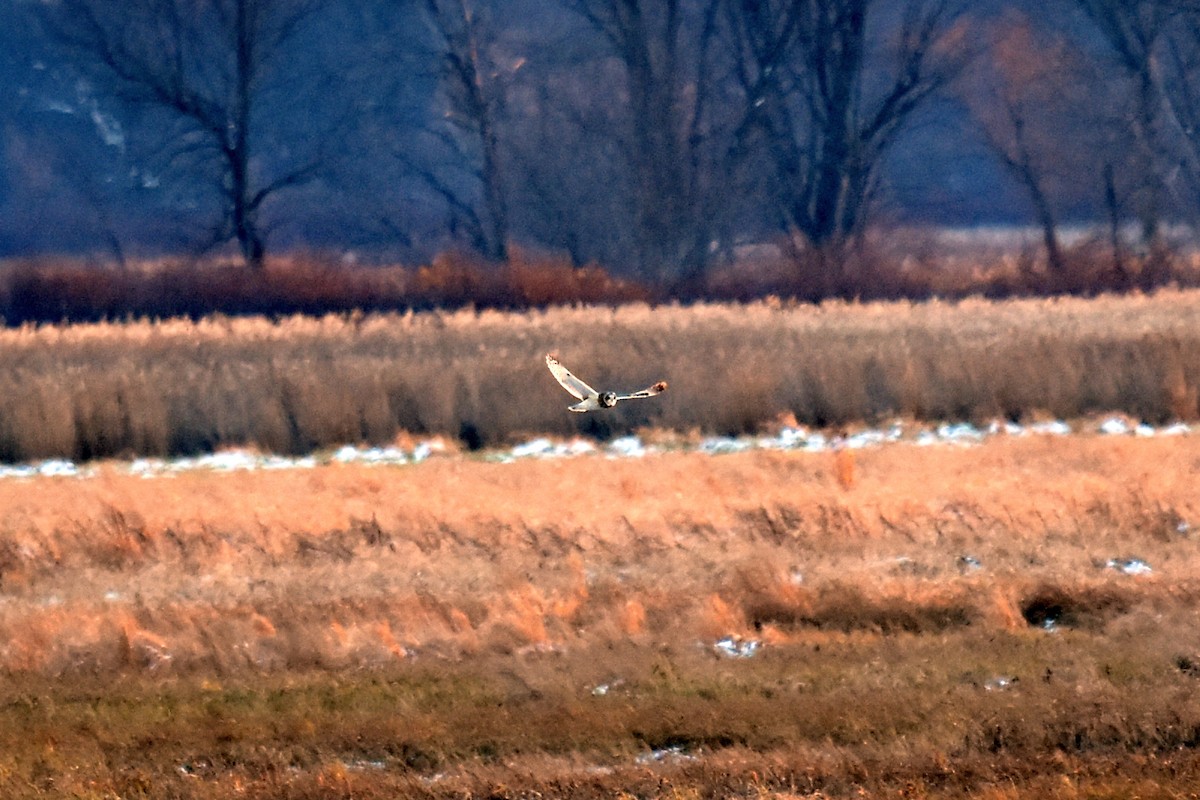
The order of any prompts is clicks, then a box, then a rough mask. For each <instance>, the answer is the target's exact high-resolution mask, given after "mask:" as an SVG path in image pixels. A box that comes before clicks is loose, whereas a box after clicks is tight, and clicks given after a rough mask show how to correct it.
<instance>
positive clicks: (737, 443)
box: [697, 436, 754, 456]
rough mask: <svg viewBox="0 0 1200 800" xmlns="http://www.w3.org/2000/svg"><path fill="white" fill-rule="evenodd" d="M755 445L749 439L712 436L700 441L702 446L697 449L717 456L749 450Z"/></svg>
mask: <svg viewBox="0 0 1200 800" xmlns="http://www.w3.org/2000/svg"><path fill="white" fill-rule="evenodd" d="M753 446H754V444H753V443H752V442H751V441H750V440H749V439H735V438H733V437H732V436H710V437H708V438H707V439H705V440H704V441H702V442H700V446H699V447H698V448H697V449H698V450H699V451H700V452H701V453H706V454H708V455H710V456H715V455H722V454H725V453H740V452H742V451H744V450H749V449H750V448H751V447H753Z"/></svg>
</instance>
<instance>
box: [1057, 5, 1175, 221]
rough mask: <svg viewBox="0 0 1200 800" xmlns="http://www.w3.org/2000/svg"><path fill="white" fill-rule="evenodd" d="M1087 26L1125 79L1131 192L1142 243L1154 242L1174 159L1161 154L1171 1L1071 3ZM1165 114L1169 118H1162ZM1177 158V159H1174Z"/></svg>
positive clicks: (1164, 138)
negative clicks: (1134, 180) (1135, 181)
mask: <svg viewBox="0 0 1200 800" xmlns="http://www.w3.org/2000/svg"><path fill="white" fill-rule="evenodd" d="M1072 2H1073V3H1074V5H1075V6H1076V7H1077V8H1078V9H1079V10H1081V11H1082V12H1083V13H1084V15H1085V16H1086V17H1087V19H1088V20H1090V21H1091V23H1092V24H1093V26H1094V28H1095V30H1097V31H1098V32H1099V33H1100V34H1101V36H1102V37H1103V40H1104V42H1105V44H1106V45H1107V48H1108V53H1109V56H1110V58H1111V59H1112V63H1113V64H1115V65H1116V67H1117V69H1118V71H1119V74H1120V75H1122V76H1123V77H1124V78H1125V82H1126V85H1127V87H1128V89H1127V91H1128V96H1127V98H1126V100H1125V104H1124V109H1125V112H1126V113H1124V114H1123V117H1122V120H1121V121H1122V123H1123V124H1124V125H1125V126H1126V127H1127V129H1128V132H1129V134H1130V138H1131V139H1132V142H1133V150H1132V153H1131V155H1132V156H1133V158H1134V159H1135V160H1136V162H1137V165H1136V169H1135V172H1136V174H1137V175H1139V176H1140V186H1138V187H1136V190H1135V195H1136V197H1135V202H1136V204H1137V206H1138V209H1139V212H1140V216H1141V223H1142V237H1143V239H1144V240H1145V241H1146V242H1147V243H1152V242H1154V241H1155V240H1156V239H1157V238H1158V236H1159V233H1160V225H1161V216H1162V211H1163V209H1162V205H1163V200H1164V194H1165V193H1167V192H1169V184H1170V183H1171V176H1170V173H1171V171H1172V169H1173V164H1172V161H1173V160H1174V159H1172V158H1171V157H1170V156H1168V152H1169V151H1168V150H1167V149H1165V147H1164V146H1165V145H1166V144H1167V137H1168V136H1169V132H1168V131H1167V130H1165V127H1164V126H1165V125H1166V124H1167V122H1168V114H1169V109H1168V108H1167V102H1168V97H1167V94H1166V91H1165V88H1164V75H1163V59H1162V48H1163V37H1164V34H1165V33H1166V31H1167V28H1168V25H1169V24H1170V22H1171V18H1172V16H1173V15H1174V14H1175V12H1176V11H1177V7H1179V6H1182V5H1186V3H1178V2H1171V0H1072ZM1164 112H1167V114H1165V113H1164ZM1176 155H1178V154H1176Z"/></svg>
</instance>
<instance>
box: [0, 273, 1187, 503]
mask: <svg viewBox="0 0 1200 800" xmlns="http://www.w3.org/2000/svg"><path fill="white" fill-rule="evenodd" d="M546 352H558V353H559V354H560V355H561V356H562V358H563V359H564V361H565V362H566V363H567V364H568V365H569V366H570V367H571V368H572V369H573V370H575V371H576V372H577V373H578V374H580V375H581V376H583V377H584V378H585V379H587V380H589V381H591V382H593V383H595V384H597V385H601V386H613V387H615V388H634V387H641V386H646V385H649V384H651V383H653V382H654V381H656V380H660V379H665V380H667V381H668V382H669V383H670V386H671V388H670V390H669V391H667V392H666V393H664V394H663V395H661V396H660V397H658V398H655V399H654V400H653V401H647V402H640V403H626V404H622V405H621V406H619V407H618V408H617V409H615V411H614V412H613V413H608V414H604V415H594V414H593V415H574V414H567V413H564V407H565V405H566V404H567V402H568V401H569V400H570V398H569V397H568V396H567V395H566V394H565V393H564V392H562V391H561V390H560V389H559V388H558V387H557V386H556V385H555V384H554V382H553V381H552V380H550V378H549V375H548V374H547V373H546V369H545V366H544V364H543V362H542V356H543V354H544V353H546ZM0 387H3V388H0V460H2V461H19V460H25V459H34V458H43V457H49V456H67V457H73V458H77V459H91V458H103V457H109V456H114V455H130V454H151V455H165V454H176V453H194V452H201V451H208V450H213V449H217V448H219V447H222V446H227V445H246V444H251V445H256V446H258V447H260V448H262V449H264V450H268V451H274V452H285V453H304V452H309V451H311V450H313V449H314V448H321V447H332V446H336V445H340V444H344V443H347V442H359V441H365V442H373V443H382V442H388V441H391V440H393V439H394V438H395V437H396V436H397V435H399V434H402V433H403V432H409V433H411V434H415V435H429V434H444V435H448V436H449V437H451V438H456V437H457V438H460V439H461V440H463V441H464V442H465V443H467V444H468V445H469V446H472V447H474V446H478V445H481V444H500V443H504V442H507V441H511V440H513V439H515V438H517V437H520V436H526V435H529V434H530V433H533V432H550V433H555V434H559V435H568V434H572V433H584V434H587V435H593V436H599V437H605V436H611V435H615V434H619V433H623V432H628V431H631V430H635V429H637V428H640V427H643V426H657V427H661V428H667V429H672V430H676V431H690V430H703V431H708V432H713V433H741V432H747V431H753V430H756V429H758V428H759V427H761V426H763V425H766V424H768V423H770V422H771V421H772V420H776V419H778V418H779V417H780V416H781V415H783V416H785V417H789V418H793V419H795V420H798V421H800V422H803V423H808V424H815V425H830V424H842V423H849V422H854V421H860V420H866V421H877V420H887V419H889V418H891V417H892V416H894V415H902V416H908V417H913V418H917V419H924V420H947V419H973V420H977V421H982V420H988V419H993V418H997V417H1007V418H1013V419H1020V418H1036V417H1039V416H1045V415H1052V416H1055V417H1065V418H1073V417H1077V416H1081V415H1087V414H1091V413H1105V412H1112V411H1119V412H1124V413H1126V414H1128V415H1130V416H1132V417H1134V418H1136V419H1143V420H1147V421H1150V422H1154V423H1161V422H1165V421H1168V420H1172V419H1184V420H1194V419H1196V418H1197V416H1198V415H1200V407H1198V406H1197V396H1198V394H1197V392H1198V387H1200V293H1197V292H1192V291H1187V292H1184V291H1179V292H1175V291H1172V292H1161V293H1158V294H1155V295H1153V296H1126V297H1120V298H1116V297H1113V298H1102V299H1097V300H1092V301H1084V300H1076V299H1059V300H1026V301H1008V302H986V301H980V300H970V301H963V302H961V303H928V304H910V303H899V304H896V303H892V304H865V305H859V304H844V303H827V304H823V305H820V306H807V305H791V304H786V303H780V302H778V301H766V302H762V303H757V304H753V305H748V306H742V305H698V306H690V307H676V306H664V307H657V308H655V307H650V306H646V305H631V306H622V307H620V308H616V309H609V308H576V309H568V308H557V309H553V310H548V311H544V312H535V313H529V314H515V313H502V312H496V311H488V312H479V313H475V312H468V311H460V312H455V313H446V312H432V313H425V314H406V315H365V316H327V317H321V318H316V319H314V318H306V317H292V318H287V319H283V320H279V321H274V322H272V321H267V320H264V319H261V318H251V319H240V318H239V319H230V318H223V317H218V318H211V319H206V320H204V321H201V322H188V321H182V320H175V321H167V322H160V323H149V322H138V323H131V324H125V325H115V324H100V325H87V326H42V327H25V328H20V329H14V330H4V331H0ZM844 477H845V478H846V479H847V480H849V479H852V478H853V474H851V473H847V474H846V475H845V476H844Z"/></svg>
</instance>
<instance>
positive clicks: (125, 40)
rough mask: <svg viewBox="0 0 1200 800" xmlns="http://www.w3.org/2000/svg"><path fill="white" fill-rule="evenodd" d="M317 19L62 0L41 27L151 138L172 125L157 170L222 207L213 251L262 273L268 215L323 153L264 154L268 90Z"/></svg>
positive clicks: (202, 4)
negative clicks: (295, 42) (135, 112)
mask: <svg viewBox="0 0 1200 800" xmlns="http://www.w3.org/2000/svg"><path fill="white" fill-rule="evenodd" d="M316 8H317V4H316V3H315V2H313V0H59V2H57V3H55V4H45V5H44V6H43V9H44V16H43V18H44V20H45V22H46V23H47V28H48V30H50V31H51V32H52V33H53V34H54V35H55V37H56V38H57V39H58V40H59V41H60V42H61V43H62V44H64V45H65V46H66V47H67V48H68V52H69V53H70V54H71V55H72V56H73V57H74V58H75V59H76V60H77V61H78V62H79V63H80V65H81V66H84V67H85V68H86V69H87V70H88V71H89V73H90V75H91V76H92V77H93V78H94V79H95V80H97V81H98V82H100V84H101V89H102V90H103V91H107V92H108V93H111V94H113V95H115V96H116V97H118V98H120V99H121V100H124V101H126V102H129V103H132V104H135V105H136V106H139V107H140V108H141V109H142V110H143V113H145V114H146V118H145V119H144V121H145V122H146V123H147V124H146V125H145V128H146V129H149V128H150V127H151V126H153V125H162V123H163V121H164V119H163V115H165V118H166V120H167V121H169V123H170V125H169V126H168V132H169V137H168V138H167V139H166V140H165V141H159V142H156V147H157V148H158V157H159V159H158V160H159V162H160V163H161V164H162V165H163V168H164V170H165V171H167V172H171V173H174V174H176V175H178V176H179V177H181V178H182V177H185V176H186V177H188V178H195V177H196V176H204V177H205V180H206V182H207V185H208V187H209V188H211V189H213V190H215V192H216V194H217V196H218V198H219V205H220V220H219V221H218V222H217V223H216V224H215V225H214V226H213V230H212V233H211V237H210V243H212V244H217V243H221V242H226V241H231V240H233V241H236V242H237V245H238V248H239V250H240V252H241V254H242V256H243V258H244V259H245V261H246V263H247V264H248V265H250V266H253V267H256V268H257V267H260V266H261V265H262V264H263V259H264V256H265V253H266V240H265V231H264V227H263V223H262V221H261V218H260V213H261V210H262V207H263V204H264V203H265V202H266V201H267V200H268V199H269V198H271V197H272V196H274V195H275V194H276V193H278V192H280V191H281V190H283V189H286V188H288V187H294V186H297V185H299V184H302V183H304V182H306V181H308V180H310V179H312V178H313V177H314V176H315V175H316V174H317V171H318V169H319V167H320V166H321V160H322V159H321V155H320V154H319V153H316V154H310V156H309V157H308V158H301V159H298V160H297V159H290V160H289V159H280V158H279V156H278V154H277V153H268V152H266V149H267V147H266V140H265V138H264V137H263V136H262V135H261V131H262V128H263V127H264V125H263V122H264V120H263V119H262V116H263V114H264V110H263V105H264V104H263V99H264V97H265V93H266V92H267V84H268V82H269V81H270V79H271V78H272V77H273V76H274V74H275V73H277V72H282V70H283V68H284V67H286V65H285V64H283V63H281V61H282V57H283V55H284V54H285V52H286V48H287V46H288V44H289V42H290V41H291V40H292V38H293V37H294V35H295V34H296V32H297V30H298V29H299V27H300V25H301V24H302V23H303V22H304V20H305V19H307V18H308V17H309V16H310V15H311V14H312V13H313V12H314V10H315V9H316ZM143 133H145V134H146V135H147V136H150V135H151V134H150V133H149V132H148V130H144V131H143Z"/></svg>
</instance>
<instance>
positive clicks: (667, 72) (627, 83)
mask: <svg viewBox="0 0 1200 800" xmlns="http://www.w3.org/2000/svg"><path fill="white" fill-rule="evenodd" d="M562 2H563V3H564V6H565V7H566V8H568V9H570V10H572V11H574V12H575V13H577V14H578V15H579V16H580V17H581V18H582V19H584V20H585V21H586V22H587V24H588V25H589V26H590V27H591V28H592V29H593V30H594V31H595V32H596V33H597V34H599V37H600V41H601V42H602V43H603V45H604V47H605V49H606V50H607V52H608V53H609V54H610V55H611V57H613V58H615V60H616V63H617V64H618V65H619V69H620V75H621V79H622V97H621V106H620V108H621V110H622V114H621V116H620V122H619V125H620V128H619V130H618V132H617V136H616V141H617V142H618V144H619V150H620V153H621V156H622V157H623V158H624V160H625V162H626V166H627V168H628V171H629V174H630V177H631V181H630V183H631V186H632V190H633V197H632V198H631V199H632V202H633V205H634V207H635V213H634V228H635V234H634V239H635V248H634V249H635V251H636V260H637V266H638V268H639V269H640V270H641V271H642V272H644V273H645V274H648V275H653V276H655V277H658V278H661V279H668V278H670V279H676V278H680V277H682V278H683V279H685V280H686V279H694V278H696V277H698V276H699V275H700V274H702V273H703V270H704V267H705V264H706V261H707V258H708V249H709V245H710V242H711V240H712V232H713V229H714V227H715V220H716V217H717V216H718V199H717V198H718V196H719V195H718V192H719V191H720V189H721V188H723V187H724V182H723V180H722V177H723V176H722V174H721V164H720V156H722V155H723V154H722V153H721V152H720V151H721V148H719V147H714V143H715V142H718V141H720V137H719V135H718V134H716V133H715V132H714V128H715V127H716V124H715V122H714V120H713V105H712V92H713V83H714V76H713V74H712V71H711V69H710V48H711V47H712V45H713V43H714V33H715V21H716V12H717V8H718V3H719V0H703V2H697V3H683V2H680V0H653V2H651V1H650V0H562Z"/></svg>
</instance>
